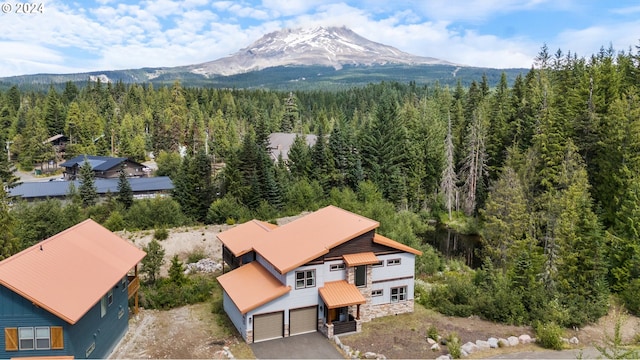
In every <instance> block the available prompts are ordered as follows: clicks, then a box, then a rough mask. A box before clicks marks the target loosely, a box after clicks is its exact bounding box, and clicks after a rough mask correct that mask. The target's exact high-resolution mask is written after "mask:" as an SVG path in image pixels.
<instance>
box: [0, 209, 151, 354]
mask: <svg viewBox="0 0 640 360" xmlns="http://www.w3.org/2000/svg"><path fill="white" fill-rule="evenodd" d="M145 255H146V254H145V253H144V252H143V251H142V250H140V249H138V248H136V247H135V246H134V245H132V244H130V243H129V242H127V241H126V240H123V239H122V238H120V237H118V236H117V235H115V234H113V233H112V232H110V231H109V230H107V229H105V228H104V227H102V226H100V225H99V224H97V223H96V222H94V221H93V220H86V221H84V222H82V223H80V224H78V225H76V226H73V227H71V228H69V229H67V230H65V231H63V232H61V233H59V234H57V235H54V236H53V237H51V238H49V239H47V240H44V241H42V242H40V243H39V244H36V245H34V246H32V247H30V248H28V249H26V250H24V251H22V252H20V253H18V254H16V255H14V256H12V257H9V258H7V259H5V260H3V261H0V359H6V358H20V357H47V356H57V357H60V356H65V357H74V358H106V357H108V356H109V354H110V353H111V352H112V351H113V349H114V348H115V346H116V345H117V344H118V342H119V341H120V340H121V339H122V337H123V336H124V334H125V333H126V331H127V329H128V319H129V309H128V304H129V299H130V298H132V297H133V298H134V304H135V306H137V295H138V289H139V284H140V282H139V279H138V277H137V264H138V263H139V262H140V261H141V260H142V258H144V256H145ZM135 310H137V309H135Z"/></svg>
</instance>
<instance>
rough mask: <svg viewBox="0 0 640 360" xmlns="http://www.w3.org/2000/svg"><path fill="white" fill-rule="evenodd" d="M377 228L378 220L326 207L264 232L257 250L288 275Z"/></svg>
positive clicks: (257, 244)
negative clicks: (332, 249)
mask: <svg viewBox="0 0 640 360" xmlns="http://www.w3.org/2000/svg"><path fill="white" fill-rule="evenodd" d="M378 226H379V223H378V222H377V221H374V220H371V219H367V218H366V217H364V216H360V215H357V214H354V213H352V212H349V211H347V210H343V209H340V208H338V207H335V206H327V207H324V208H322V209H320V210H318V211H315V212H313V213H311V214H309V215H306V216H304V217H301V218H299V219H296V220H294V221H292V222H290V223H288V224H285V225H282V226H280V227H278V228H276V229H273V230H271V231H269V232H268V233H265V234H264V236H263V239H264V241H259V242H257V243H256V244H255V245H254V249H255V251H256V252H258V253H259V254H260V255H262V256H263V257H264V258H265V259H267V261H269V263H271V265H273V266H274V267H275V268H276V270H278V272H280V273H281V274H285V273H287V272H289V271H291V270H293V269H295V268H297V267H298V266H300V265H303V264H305V263H307V262H309V261H311V260H313V259H315V258H317V257H319V256H321V255H324V254H326V253H328V252H329V249H331V248H334V247H336V246H338V245H340V244H342V243H344V242H346V241H348V240H351V239H353V238H354V237H356V236H358V235H362V234H364V233H366V232H368V231H371V230H374V229H375V228H377V227H378Z"/></svg>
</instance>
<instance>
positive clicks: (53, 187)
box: [9, 176, 173, 199]
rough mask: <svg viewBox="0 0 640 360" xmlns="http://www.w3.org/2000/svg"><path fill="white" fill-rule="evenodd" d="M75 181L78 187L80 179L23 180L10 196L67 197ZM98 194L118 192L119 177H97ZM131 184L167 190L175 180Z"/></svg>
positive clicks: (141, 180) (137, 188)
mask: <svg viewBox="0 0 640 360" xmlns="http://www.w3.org/2000/svg"><path fill="white" fill-rule="evenodd" d="M71 183H73V184H74V185H75V187H76V189H78V187H79V186H80V181H78V180H74V181H45V182H23V183H22V184H20V185H17V186H16V187H14V188H12V189H9V195H10V196H19V197H22V198H24V199H30V198H47V197H50V198H54V197H65V196H67V195H68V194H69V184H71ZM95 184H96V190H97V192H98V194H106V193H107V192H111V193H113V194H115V193H117V192H118V179H117V178H115V179H95ZM129 184H130V185H131V190H133V193H134V194H135V193H139V192H150V191H165V190H172V189H173V182H172V181H171V179H169V177H168V176H157V177H149V178H129Z"/></svg>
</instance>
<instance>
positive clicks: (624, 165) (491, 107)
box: [0, 47, 640, 326]
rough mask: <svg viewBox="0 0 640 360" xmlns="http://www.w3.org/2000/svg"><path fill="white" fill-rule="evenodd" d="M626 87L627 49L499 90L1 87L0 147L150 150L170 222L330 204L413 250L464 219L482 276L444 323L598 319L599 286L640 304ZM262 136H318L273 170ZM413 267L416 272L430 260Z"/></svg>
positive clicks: (36, 156) (460, 289)
mask: <svg viewBox="0 0 640 360" xmlns="http://www.w3.org/2000/svg"><path fill="white" fill-rule="evenodd" d="M638 84H640V52H636V53H635V54H634V53H632V52H622V53H616V52H615V51H613V50H612V49H609V50H606V49H603V50H602V51H601V52H599V53H598V54H596V55H593V56H592V57H590V58H588V59H583V58H577V57H576V56H574V55H573V54H571V53H569V54H563V53H562V52H560V51H558V52H557V53H555V54H551V53H549V52H548V49H547V48H546V47H543V48H542V49H541V51H540V54H539V56H538V57H537V59H536V66H535V68H534V69H532V70H531V71H530V72H529V73H528V74H526V76H520V77H518V78H517V79H516V80H515V82H514V83H513V85H512V86H509V84H508V82H507V79H506V76H503V78H502V80H501V81H500V83H499V85H498V86H496V87H494V88H490V87H489V85H488V82H487V79H486V78H480V79H477V81H474V82H472V83H471V85H470V86H468V87H463V86H462V85H458V86H457V87H454V88H449V87H446V86H428V87H426V86H417V85H416V84H415V83H409V84H401V83H395V82H383V83H378V84H371V85H368V86H365V87H359V88H352V89H348V90H341V91H334V92H329V91H298V92H291V93H288V92H278V91H267V90H237V89H207V88H187V87H182V86H181V84H180V83H174V84H173V85H172V86H166V87H160V88H154V87H153V86H152V85H137V84H134V85H125V84H123V83H115V84H112V83H108V84H103V83H100V82H96V83H88V84H87V85H86V86H85V87H82V88H78V87H76V86H75V85H73V84H72V83H68V84H67V86H66V87H65V89H64V91H62V92H59V91H56V90H55V89H53V88H51V89H50V90H49V91H48V92H46V93H35V92H21V91H20V90H18V88H16V87H13V88H11V89H9V90H7V91H5V92H3V93H1V94H0V122H1V123H2V127H1V129H0V141H1V142H2V143H5V142H9V143H10V144H11V145H10V152H11V156H12V160H13V161H14V162H15V164H17V165H18V166H20V167H21V168H23V169H30V168H33V167H34V166H38V164H40V163H43V162H48V161H49V160H51V159H52V158H53V156H54V154H53V149H52V148H51V146H50V145H47V144H46V143H44V140H45V139H47V138H48V137H50V136H53V135H56V134H65V135H67V136H68V137H69V139H70V142H69V145H68V146H67V154H66V156H67V157H68V158H69V157H71V156H75V155H77V154H85V153H86V154H97V155H110V154H112V153H113V154H114V155H116V156H123V157H124V156H126V157H131V158H133V159H135V160H139V161H142V160H145V159H146V158H148V153H149V152H153V154H155V156H156V160H157V162H158V166H159V171H158V172H159V173H160V174H165V175H169V176H171V177H172V179H173V180H174V183H175V186H176V190H175V194H174V199H175V201H177V203H178V204H179V205H180V206H179V209H178V210H175V209H174V208H172V207H171V206H173V205H167V206H168V208H169V207H171V210H170V211H178V212H180V213H181V216H182V215H184V219H183V218H180V221H179V222H184V221H197V222H204V223H208V222H229V223H232V222H239V221H245V220H247V219H250V218H252V217H260V218H264V219H273V218H274V217H275V216H278V215H282V214H294V213H298V212H300V211H303V210H314V209H316V208H317V207H319V206H322V205H323V204H326V203H329V202H332V203H336V204H337V205H339V206H343V207H345V208H348V209H352V210H357V211H360V212H363V213H366V216H369V217H372V218H374V219H377V220H379V221H380V222H381V224H382V226H381V229H380V231H381V232H382V233H385V234H386V235H388V236H392V237H394V238H396V239H398V240H400V241H404V242H406V243H411V242H414V243H415V242H416V241H418V236H417V234H418V235H419V233H420V231H423V230H424V226H425V225H424V224H425V223H426V221H427V220H428V219H440V218H442V219H443V221H445V222H448V221H450V220H452V221H451V222H452V223H453V222H454V221H455V219H460V218H466V219H477V222H475V221H469V223H475V224H477V225H476V226H474V227H473V228H474V229H475V230H477V231H479V232H480V233H481V235H482V236H483V239H484V242H485V244H484V250H483V251H484V253H483V254H482V256H483V257H485V258H486V260H485V266H484V267H483V268H482V269H481V270H479V271H477V272H475V273H474V274H473V275H472V276H465V275H464V274H463V275H456V276H452V277H451V278H448V279H446V282H447V284H448V285H447V286H441V287H434V289H433V290H432V292H431V293H430V294H429V296H427V298H428V299H426V300H425V299H423V301H425V302H426V303H431V305H432V306H434V307H436V308H438V309H439V310H440V311H443V312H445V313H452V314H457V315H467V316H468V315H469V314H471V313H479V314H481V315H482V316H483V317H486V318H489V319H492V320H497V321H504V322H511V323H531V322H533V321H536V320H539V321H542V322H555V323H558V324H560V325H563V326H569V325H583V324H585V323H588V322H591V321H593V320H595V319H597V318H598V317H599V316H601V315H603V314H604V313H606V311H607V306H608V303H609V299H610V297H609V295H610V293H615V294H619V295H620V297H621V298H622V299H623V300H624V301H625V302H626V304H627V307H628V308H629V309H630V310H631V311H634V312H636V313H637V312H639V311H640V300H639V297H638V296H637V294H638V293H640V240H639V237H638V236H639V235H638V234H639V233H638V232H639V231H640V93H639V91H638ZM271 132H296V133H301V134H306V133H314V134H316V135H317V136H318V141H317V143H316V145H314V146H313V147H311V148H309V147H307V146H306V144H305V143H304V141H303V140H302V138H298V139H297V140H296V142H295V143H294V145H293V147H292V148H291V152H290V154H289V162H288V163H287V164H285V163H284V162H283V161H275V162H274V161H272V159H270V157H269V155H268V149H267V148H268V134H269V133H271ZM181 148H183V149H184V151H185V152H186V157H185V158H184V159H181V158H180V156H179V155H178V151H179V150H180V149H181ZM3 161H4V160H3ZM4 165H5V166H4V168H5V169H6V168H7V164H4ZM4 177H5V181H7V180H8V178H7V177H6V176H4ZM48 204H49V206H50V207H52V208H53V207H55V206H56V205H55V203H52V202H48ZM150 204H151V203H150V202H148V203H146V205H144V206H147V209H148V208H149V206H155V205H150ZM58 205H59V204H58ZM156 205H158V204H157V203H156ZM40 206H42V205H40ZM76 206H79V205H77V204H76ZM103 206H104V205H103ZM136 206H138V209H137V210H136V212H131V209H133V208H134V207H136ZM158 206H159V205H158ZM162 206H164V205H162ZM67 208H68V206H67V207H65V208H64V209H62V210H50V211H61V212H64V211H66V213H65V214H67V215H68V214H71V215H68V217H65V216H67V215H64V214H61V216H60V218H61V219H76V218H81V217H82V216H93V217H95V218H98V219H99V220H101V221H103V222H107V223H108V224H110V226H111V228H118V226H123V225H122V224H124V223H125V222H127V221H131V222H134V221H137V220H136V219H140V218H141V216H142V215H139V214H140V213H142V212H143V209H142V205H140V204H135V203H134V204H133V205H131V208H130V209H124V208H121V207H120V208H118V207H113V208H108V209H105V208H96V207H94V208H91V209H89V210H87V212H84V213H82V212H81V210H80V209H78V208H76V209H75V210H68V209H67ZM180 209H181V210H180ZM20 211H22V212H23V213H20V214H22V215H20V216H18V215H17V214H18V212H20ZM33 211H34V210H33V207H29V206H27V205H25V204H21V205H18V206H16V207H14V210H11V211H7V209H6V206H5V211H3V212H2V214H3V216H4V218H3V219H2V220H1V221H0V227H2V228H3V229H4V228H6V229H9V230H11V231H9V232H6V234H5V235H3V238H0V255H2V256H7V255H9V254H11V253H13V252H15V251H16V250H17V249H18V248H20V247H23V246H26V245H28V244H30V243H32V242H34V241H37V240H38V238H39V236H44V235H45V234H43V233H40V235H37V234H35V235H34V234H33V231H35V230H33V229H27V228H28V226H27V225H25V224H22V225H20V221H21V220H20V219H23V218H29V217H28V216H27V215H26V214H32V215H30V216H31V217H30V219H32V220H33V221H37V216H33ZM144 211H146V210H144ZM114 212H115V213H118V216H120V218H119V219H113V216H114V215H113V213H114ZM165 214H166V212H165ZM74 216H75V217H74ZM185 219H186V220H185ZM56 221H58V222H59V221H61V220H56ZM65 221H66V220H65ZM69 221H71V222H73V220H69ZM109 221H110V222H109ZM176 221H177V220H176ZM16 223H18V225H16ZM172 224H173V223H165V224H162V223H160V225H165V226H167V225H172ZM60 226H62V225H60ZM129 226H131V225H129ZM155 226H158V223H152V224H146V223H145V224H142V223H137V227H155ZM27 230H28V231H31V233H28V231H27ZM14 235H15V236H14ZM27 238H28V240H27ZM16 239H17V240H18V241H16ZM10 244H13V245H10ZM3 249H4V250H3ZM428 260H429V261H434V262H437V260H434V259H433V258H429V259H428ZM419 266H422V267H421V268H419V269H418V270H419V271H422V272H423V273H426V274H429V273H433V272H435V270H437V268H438V266H440V265H439V264H437V266H436V267H435V269H434V268H429V264H428V262H426V261H422V262H421V264H420V265H419Z"/></svg>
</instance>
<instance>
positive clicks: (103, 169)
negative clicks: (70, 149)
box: [60, 155, 150, 180]
mask: <svg viewBox="0 0 640 360" xmlns="http://www.w3.org/2000/svg"><path fill="white" fill-rule="evenodd" d="M85 158H86V159H87V161H88V162H89V164H91V168H92V169H93V174H94V177H95V178H96V179H100V178H103V179H105V178H117V177H118V175H119V174H120V168H121V166H122V165H123V164H124V171H125V172H126V174H127V177H146V176H148V175H149V173H150V169H149V168H148V167H146V166H144V165H142V164H140V163H138V162H135V161H133V160H129V159H127V158H116V157H109V156H94V155H78V156H76V157H74V158H73V159H69V160H67V161H65V162H63V163H62V164H60V166H61V167H63V168H65V169H64V179H65V180H76V179H78V177H79V174H80V167H81V166H82V164H84V160H85Z"/></svg>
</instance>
